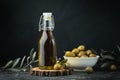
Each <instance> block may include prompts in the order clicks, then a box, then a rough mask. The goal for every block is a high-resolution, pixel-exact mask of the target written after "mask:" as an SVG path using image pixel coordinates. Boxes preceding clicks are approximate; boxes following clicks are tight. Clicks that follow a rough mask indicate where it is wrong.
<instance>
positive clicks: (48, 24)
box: [39, 15, 54, 31]
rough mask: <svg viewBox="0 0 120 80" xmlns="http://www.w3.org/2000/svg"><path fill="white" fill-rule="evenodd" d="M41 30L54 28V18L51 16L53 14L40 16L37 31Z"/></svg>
mask: <svg viewBox="0 0 120 80" xmlns="http://www.w3.org/2000/svg"><path fill="white" fill-rule="evenodd" d="M41 30H48V31H53V30H54V18H53V15H51V16H45V15H42V16H41V17H40V21H39V31H41Z"/></svg>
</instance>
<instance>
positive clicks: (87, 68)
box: [85, 66, 93, 73]
mask: <svg viewBox="0 0 120 80" xmlns="http://www.w3.org/2000/svg"><path fill="white" fill-rule="evenodd" d="M85 71H86V72H87V73H92V72H93V68H92V67H90V66H88V67H86V68H85Z"/></svg>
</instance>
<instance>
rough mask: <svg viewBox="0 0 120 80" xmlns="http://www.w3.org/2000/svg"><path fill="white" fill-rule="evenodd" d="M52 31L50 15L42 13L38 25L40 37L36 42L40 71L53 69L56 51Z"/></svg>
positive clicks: (52, 22) (51, 16)
mask: <svg viewBox="0 0 120 80" xmlns="http://www.w3.org/2000/svg"><path fill="white" fill-rule="evenodd" d="M53 29H54V21H53V15H52V13H43V15H42V17H41V19H40V23H39V31H41V37H40V39H39V42H38V66H39V68H40V69H53V66H54V64H55V63H56V59H57V49H56V42H55V39H54V36H53Z"/></svg>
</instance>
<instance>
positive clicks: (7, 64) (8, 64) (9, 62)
mask: <svg viewBox="0 0 120 80" xmlns="http://www.w3.org/2000/svg"><path fill="white" fill-rule="evenodd" d="M12 62H13V60H10V61H8V62H7V63H6V65H5V66H4V67H3V68H4V69H5V68H8V67H10V66H11V64H12Z"/></svg>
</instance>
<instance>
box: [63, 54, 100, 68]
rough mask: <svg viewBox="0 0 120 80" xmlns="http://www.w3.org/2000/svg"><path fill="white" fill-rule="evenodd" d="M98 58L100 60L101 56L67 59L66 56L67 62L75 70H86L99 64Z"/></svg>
mask: <svg viewBox="0 0 120 80" xmlns="http://www.w3.org/2000/svg"><path fill="white" fill-rule="evenodd" d="M98 58H99V56H96V57H84V58H79V57H65V56H64V59H67V62H68V63H69V64H70V67H71V68H74V69H81V68H85V67H87V66H91V67H93V66H94V65H95V64H96V63H97V61H98Z"/></svg>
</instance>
